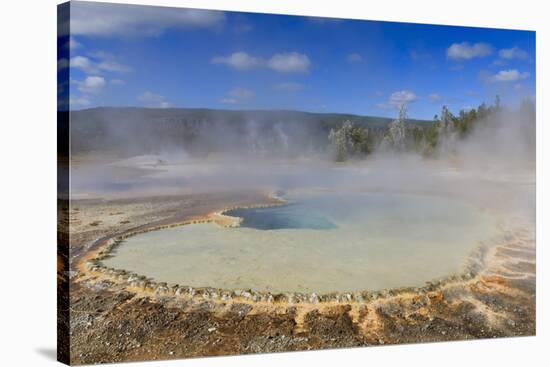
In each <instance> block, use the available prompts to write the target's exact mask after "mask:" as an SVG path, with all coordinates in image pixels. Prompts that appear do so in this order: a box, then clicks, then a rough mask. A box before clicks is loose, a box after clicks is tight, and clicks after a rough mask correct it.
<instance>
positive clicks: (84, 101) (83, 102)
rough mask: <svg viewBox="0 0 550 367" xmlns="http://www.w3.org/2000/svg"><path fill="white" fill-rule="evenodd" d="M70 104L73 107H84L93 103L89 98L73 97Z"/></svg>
mask: <svg viewBox="0 0 550 367" xmlns="http://www.w3.org/2000/svg"><path fill="white" fill-rule="evenodd" d="M69 104H70V106H71V107H84V106H89V105H90V104H91V101H90V99H89V98H88V97H85V96H78V97H77V96H75V97H73V96H71V97H70V98H69Z"/></svg>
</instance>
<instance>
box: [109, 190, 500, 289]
mask: <svg viewBox="0 0 550 367" xmlns="http://www.w3.org/2000/svg"><path fill="white" fill-rule="evenodd" d="M285 200H286V201H287V204H285V205H281V206H273V207H267V208H240V209H232V210H228V211H226V212H225V215H229V216H235V217H240V218H242V220H241V224H240V226H239V227H232V228H226V227H221V226H219V225H217V224H215V223H211V222H209V223H197V224H188V225H183V226H179V227H174V228H168V229H162V230H158V231H152V232H148V233H143V234H139V235H136V236H133V237H129V238H127V239H126V240H125V241H124V242H123V243H122V244H121V245H120V246H118V247H117V248H116V249H115V250H113V253H112V254H113V255H114V256H113V257H110V258H108V259H105V260H103V263H104V265H105V266H108V267H112V268H117V269H125V270H128V271H132V272H136V273H138V274H142V275H146V276H148V277H152V278H153V279H154V280H156V281H158V282H168V283H169V284H180V285H188V286H194V287H214V288H223V289H252V290H256V291H267V292H273V293H281V292H303V293H313V292H315V293H317V294H325V293H330V292H353V291H364V290H367V291H368V290H379V289H385V288H396V287H415V286H423V285H425V283H426V282H427V281H430V280H434V279H437V278H441V277H445V276H448V275H451V274H455V273H459V272H460V271H461V270H463V267H464V265H465V264H466V262H467V260H468V258H469V256H470V254H471V253H472V252H473V250H475V249H476V248H477V247H478V246H480V244H481V243H482V242H484V241H488V240H490V239H491V238H492V237H494V236H496V235H497V233H498V229H497V220H496V218H495V217H493V216H492V214H491V213H489V212H486V211H483V210H481V209H479V208H477V207H476V206H474V205H473V204H470V203H468V202H466V201H461V200H456V199H451V198H449V197H443V196H433V195H417V194H414V195H413V194H401V193H388V192H359V193H346V194H340V193H334V192H313V191H312V192H307V193H303V192H301V193H291V194H287V196H285Z"/></svg>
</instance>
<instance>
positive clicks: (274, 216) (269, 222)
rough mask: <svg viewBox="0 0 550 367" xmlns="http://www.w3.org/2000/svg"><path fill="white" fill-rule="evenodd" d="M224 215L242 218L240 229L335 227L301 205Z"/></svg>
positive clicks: (248, 210)
mask: <svg viewBox="0 0 550 367" xmlns="http://www.w3.org/2000/svg"><path fill="white" fill-rule="evenodd" d="M225 214H227V215H230V216H232V217H240V218H243V221H242V222H241V227H248V228H255V229H263V230H273V229H334V228H337V225H336V224H334V223H333V222H332V221H331V220H329V219H328V218H326V217H324V216H322V215H318V214H315V213H312V212H311V209H310V208H308V207H306V206H305V205H303V204H299V203H296V204H288V205H284V206H276V207H268V208H242V209H233V210H229V211H227V212H226V213H225Z"/></svg>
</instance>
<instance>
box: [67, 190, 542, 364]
mask: <svg viewBox="0 0 550 367" xmlns="http://www.w3.org/2000/svg"><path fill="white" fill-rule="evenodd" d="M271 200H272V199H266V196H265V195H263V194H261V193H258V194H247V195H242V194H241V195H237V194H235V193H230V194H228V193H226V194H218V195H214V196H213V195H209V196H208V198H207V197H206V196H201V195H193V196H189V195H188V196H174V197H156V198H148V199H125V200H111V201H102V200H82V201H76V202H73V203H72V206H71V208H70V209H69V208H68V207H67V206H66V205H63V204H61V205H60V206H59V210H60V213H61V216H60V217H61V218H63V217H66V218H67V221H68V223H69V224H70V228H71V237H70V244H71V252H70V258H68V257H64V255H66V254H65V252H66V251H64V249H63V248H62V249H60V250H61V251H60V257H59V267H58V268H59V271H58V277H59V279H60V282H59V291H60V297H59V298H60V303H59V305H60V313H59V321H60V336H61V338H60V340H61V343H60V350H59V353H60V355H61V356H62V357H64V358H66V359H67V360H70V362H71V363H72V364H93V363H105V362H118V361H138V360H155V359H157V360H158V359H170V358H188V357H198V356H214V355H229V354H246V353H268V352H278V351H295V350H310V349H322V348H340V347H354V346H367V345H381V344H396V343H417V342H435V341H445V340H463V339H478V338H493V337H505V336H524V335H534V334H535V239H534V232H533V229H532V228H529V227H526V225H519V224H518V225H517V226H515V227H514V228H513V230H508V231H506V232H504V234H503V238H502V239H501V241H500V242H499V243H498V244H496V245H495V246H492V247H490V248H489V249H488V251H487V252H486V253H484V254H483V257H484V262H483V266H482V267H481V268H480V269H478V271H476V273H475V274H470V275H469V276H465V277H455V278H452V279H449V280H447V281H445V282H441V283H435V284H429V285H427V286H426V287H424V288H415V289H406V290H400V291H391V290H388V291H381V292H373V293H368V294H362V295H361V296H357V295H350V296H349V297H341V296H337V297H332V298H330V299H327V300H325V301H319V300H317V299H314V300H310V299H309V298H308V299H301V298H300V297H297V298H293V297H290V298H289V297H282V298H274V299H264V298H262V299H256V298H254V297H244V296H243V295H242V294H234V293H232V294H230V295H229V296H227V297H217V296H216V297H214V296H212V295H211V294H209V295H207V293H205V292H195V291H189V290H186V291H185V292H180V291H178V288H177V287H174V288H167V287H164V286H163V287H162V289H160V288H158V287H156V288H155V287H150V286H149V287H148V286H143V287H141V286H140V287H136V286H130V285H128V283H127V282H124V281H121V280H120V277H117V276H116V274H115V275H113V274H108V273H102V272H98V271H90V270H89V269H88V268H87V267H86V266H85V262H86V261H87V260H89V259H90V258H91V256H92V257H93V255H94V254H96V253H97V251H98V248H99V247H100V246H101V244H102V243H104V240H105V239H108V238H110V237H113V236H118V235H120V234H124V233H125V232H126V233H130V232H132V231H136V230H146V229H147V228H148V227H154V226H162V225H170V224H173V223H181V222H183V221H187V220H192V219H200V218H204V216H205V215H207V214H209V213H212V212H214V211H217V210H220V209H221V208H227V207H233V206H247V205H253V204H254V205H255V204H259V203H260V204H261V203H263V204H270V203H271V204H272V203H273V202H272V201H271ZM214 203H215V204H214ZM516 227H517V228H516ZM60 236H61V237H63V236H66V233H65V234H64V233H63V231H61V233H60ZM69 264H70V265H69ZM67 268H69V269H70V272H67ZM69 285H70V298H69V297H66V294H67V292H66V291H67V287H68V286H69ZM68 317H70V322H69V320H68ZM69 338H70V348H68V345H69V343H68V339H69Z"/></svg>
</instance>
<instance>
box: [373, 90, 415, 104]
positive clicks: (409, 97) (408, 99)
mask: <svg viewBox="0 0 550 367" xmlns="http://www.w3.org/2000/svg"><path fill="white" fill-rule="evenodd" d="M417 99H418V97H417V96H416V94H414V92H412V91H410V90H400V91H397V92H393V93H392V94H391V95H390V97H389V98H388V100H387V101H386V102H383V103H378V104H377V105H376V107H378V108H382V109H391V108H400V107H401V106H403V105H407V104H409V103H413V102H415V101H416V100H417Z"/></svg>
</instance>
